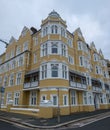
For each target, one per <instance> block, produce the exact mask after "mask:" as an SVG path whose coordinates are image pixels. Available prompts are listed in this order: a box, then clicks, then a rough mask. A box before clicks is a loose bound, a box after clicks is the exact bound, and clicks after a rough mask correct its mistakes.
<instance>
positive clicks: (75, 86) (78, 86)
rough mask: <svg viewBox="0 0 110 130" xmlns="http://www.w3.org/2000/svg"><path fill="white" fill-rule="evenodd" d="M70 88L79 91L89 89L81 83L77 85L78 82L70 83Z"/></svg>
mask: <svg viewBox="0 0 110 130" xmlns="http://www.w3.org/2000/svg"><path fill="white" fill-rule="evenodd" d="M70 86H71V87H73V88H77V89H86V88H87V86H86V84H81V83H77V82H73V81H70Z"/></svg>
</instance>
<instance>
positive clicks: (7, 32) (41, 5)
mask: <svg viewBox="0 0 110 130" xmlns="http://www.w3.org/2000/svg"><path fill="white" fill-rule="evenodd" d="M109 5H110V1H109V0H104V1H103V0H91V1H90V0H83V1H82V0H10V1H9V0H0V38H2V39H6V40H7V41H8V40H9V39H10V37H11V36H12V35H13V36H14V37H15V38H18V37H19V35H20V33H21V31H22V28H23V27H24V26H28V27H31V26H35V27H36V28H40V24H41V20H42V19H44V18H46V17H47V16H48V13H50V12H51V11H52V10H53V9H55V10H56V11H57V12H58V13H59V14H60V15H61V17H62V18H63V19H64V20H66V21H67V25H68V29H69V30H70V31H71V32H73V31H74V30H75V29H76V28H77V27H80V28H81V30H82V33H83V34H84V36H85V39H86V40H87V42H88V43H90V42H91V41H94V42H95V44H96V47H97V48H98V49H99V48H101V49H102V51H103V53H104V55H105V57H106V58H109V59H110V51H109V39H110V33H109V30H110V22H109V21H110V9H109ZM3 51H4V45H3V44H2V43H0V54H1V53H2V52H3Z"/></svg>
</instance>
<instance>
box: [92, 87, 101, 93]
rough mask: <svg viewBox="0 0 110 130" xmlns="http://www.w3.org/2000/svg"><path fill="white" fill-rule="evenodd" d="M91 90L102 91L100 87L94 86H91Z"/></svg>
mask: <svg viewBox="0 0 110 130" xmlns="http://www.w3.org/2000/svg"><path fill="white" fill-rule="evenodd" d="M92 90H93V91H95V92H98V93H100V92H102V88H100V87H96V86H93V87H92Z"/></svg>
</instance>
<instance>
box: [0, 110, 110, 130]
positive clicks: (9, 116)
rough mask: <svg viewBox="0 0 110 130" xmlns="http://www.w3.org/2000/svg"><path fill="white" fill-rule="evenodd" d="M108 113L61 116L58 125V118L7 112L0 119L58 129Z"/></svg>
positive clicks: (0, 115) (29, 125)
mask: <svg viewBox="0 0 110 130" xmlns="http://www.w3.org/2000/svg"><path fill="white" fill-rule="evenodd" d="M106 112H110V109H104V110H96V111H93V112H80V113H73V114H71V115H67V116H60V123H58V118H57V117H54V118H51V119H43V118H37V117H34V116H29V115H24V114H17V113H11V112H5V111H1V110H0V119H4V120H8V121H11V122H15V123H19V124H22V125H26V126H28V127H31V128H57V127H59V126H63V125H66V124H69V123H70V122H74V121H78V120H81V119H85V118H90V117H92V116H96V115H98V114H102V113H106Z"/></svg>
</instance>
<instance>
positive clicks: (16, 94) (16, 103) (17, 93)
mask: <svg viewBox="0 0 110 130" xmlns="http://www.w3.org/2000/svg"><path fill="white" fill-rule="evenodd" d="M19 100H20V92H14V102H13V105H14V106H18V105H19Z"/></svg>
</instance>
